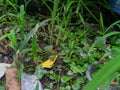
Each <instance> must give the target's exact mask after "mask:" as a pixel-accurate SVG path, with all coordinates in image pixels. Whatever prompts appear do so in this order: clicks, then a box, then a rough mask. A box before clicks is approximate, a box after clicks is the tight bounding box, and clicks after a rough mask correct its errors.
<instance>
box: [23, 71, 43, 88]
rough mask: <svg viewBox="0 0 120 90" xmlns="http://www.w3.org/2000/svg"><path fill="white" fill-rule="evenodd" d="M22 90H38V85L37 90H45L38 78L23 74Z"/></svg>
mask: <svg viewBox="0 0 120 90" xmlns="http://www.w3.org/2000/svg"><path fill="white" fill-rule="evenodd" d="M21 83H22V90H36V86H37V85H38V89H37V90H43V87H42V84H41V82H40V81H39V80H38V79H37V77H36V76H35V75H34V74H33V75H31V74H26V73H23V74H22V78H21Z"/></svg>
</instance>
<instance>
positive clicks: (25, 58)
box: [0, 0, 120, 90]
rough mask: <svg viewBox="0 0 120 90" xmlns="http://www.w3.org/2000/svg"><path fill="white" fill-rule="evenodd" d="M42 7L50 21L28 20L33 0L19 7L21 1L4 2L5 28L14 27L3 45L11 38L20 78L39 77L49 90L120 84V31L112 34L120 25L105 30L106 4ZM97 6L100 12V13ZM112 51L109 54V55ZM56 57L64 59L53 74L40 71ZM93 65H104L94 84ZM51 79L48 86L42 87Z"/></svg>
mask: <svg viewBox="0 0 120 90" xmlns="http://www.w3.org/2000/svg"><path fill="white" fill-rule="evenodd" d="M35 1H36V0H35ZM41 2H42V4H44V5H46V7H47V8H48V10H49V11H50V14H48V15H50V16H49V18H47V17H46V16H45V17H46V18H42V17H40V16H39V13H38V15H35V16H29V15H27V13H26V8H27V5H28V4H29V3H30V0H28V1H27V0H25V5H20V6H18V5H17V0H14V2H13V1H12V0H6V1H3V0H1V1H0V4H1V5H0V9H1V10H0V11H2V14H3V15H1V16H0V25H1V27H0V28H2V26H4V25H5V26H6V27H7V25H11V26H12V29H11V30H10V31H8V30H4V29H3V32H4V35H2V36H0V40H3V39H5V38H7V39H8V40H9V43H8V45H9V46H10V47H11V48H12V49H13V51H14V52H15V53H14V55H13V59H14V60H15V62H16V63H17V66H18V70H19V75H18V78H19V79H20V77H21V74H22V72H23V71H25V72H28V73H34V72H35V74H36V76H37V77H38V78H39V79H40V80H41V81H42V83H43V86H44V88H45V89H48V90H71V89H73V90H80V89H83V90H96V89H97V88H102V90H106V89H108V88H109V85H110V83H111V82H112V80H114V79H116V77H117V82H120V79H119V77H118V76H119V72H118V71H119V66H120V62H119V57H120V55H119V50H120V48H119V34H120V32H119V31H113V30H112V29H113V28H114V27H117V28H119V23H120V21H119V20H118V21H116V22H114V23H112V24H111V25H109V27H106V26H105V24H104V21H105V20H104V19H105V18H104V17H103V14H104V13H102V10H101V7H104V8H106V9H107V10H108V9H109V10H110V7H109V5H108V3H107V2H106V1H105V0H102V1H101V0H98V1H94V0H91V1H89V0H84V1H83V0H67V1H60V0H50V1H49V2H51V3H52V4H53V6H50V5H49V4H48V2H46V0H41ZM98 5H100V8H99V7H98V8H96V7H97V6H98ZM37 6H39V5H37ZM19 9H20V10H19ZM4 10H5V11H4ZM94 10H95V12H94ZM96 13H97V15H96ZM36 18H37V19H36ZM91 20H92V21H91ZM90 22H92V23H90ZM109 46H110V47H109ZM108 47H109V49H110V51H105V50H106V49H108ZM55 55H58V56H59V58H58V59H57V60H56V62H55V63H54V65H53V66H52V67H51V68H50V69H45V68H42V67H41V63H42V62H44V61H45V60H47V59H48V58H51V57H54V56H55ZM110 56H112V58H111V59H112V60H110V58H109V57H110ZM94 62H99V63H100V65H101V66H100V65H99V66H100V70H99V71H98V72H96V74H94V75H93V77H92V80H91V81H90V82H89V81H88V80H87V77H86V75H85V72H86V70H87V67H88V65H89V64H92V63H94ZM19 63H20V64H19ZM105 63H107V64H105ZM111 67H113V68H111ZM46 78H47V79H46ZM46 80H48V82H43V81H46ZM51 81H52V82H51Z"/></svg>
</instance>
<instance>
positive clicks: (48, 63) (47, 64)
mask: <svg viewBox="0 0 120 90" xmlns="http://www.w3.org/2000/svg"><path fill="white" fill-rule="evenodd" d="M57 57H58V55H56V56H55V57H54V58H53V59H48V60H46V61H45V62H43V63H42V64H41V65H42V67H43V68H51V66H52V65H53V64H54V63H55V61H56V59H57Z"/></svg>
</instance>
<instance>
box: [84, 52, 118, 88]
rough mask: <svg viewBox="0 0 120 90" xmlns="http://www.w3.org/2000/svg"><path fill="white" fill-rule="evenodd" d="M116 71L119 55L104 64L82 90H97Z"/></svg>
mask: <svg viewBox="0 0 120 90" xmlns="http://www.w3.org/2000/svg"><path fill="white" fill-rule="evenodd" d="M118 70H120V54H118V55H116V56H115V57H114V58H113V59H112V60H110V61H109V62H108V63H107V64H105V65H104V66H103V67H102V68H101V69H100V70H99V71H98V72H97V73H96V74H95V75H94V76H93V79H92V80H91V81H90V82H89V83H88V84H87V85H86V86H85V87H84V88H83V90H90V89H91V90H97V88H98V87H99V86H100V85H102V84H104V83H105V82H106V81H107V80H109V79H110V78H111V76H113V75H114V74H115V73H116V72H117V71H118Z"/></svg>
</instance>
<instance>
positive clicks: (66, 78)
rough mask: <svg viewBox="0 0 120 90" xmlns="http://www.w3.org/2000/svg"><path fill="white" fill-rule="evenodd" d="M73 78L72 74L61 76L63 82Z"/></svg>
mask: <svg viewBox="0 0 120 90" xmlns="http://www.w3.org/2000/svg"><path fill="white" fill-rule="evenodd" d="M71 79H72V77H71V76H62V77H61V82H63V83H66V82H68V81H69V80H71Z"/></svg>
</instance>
